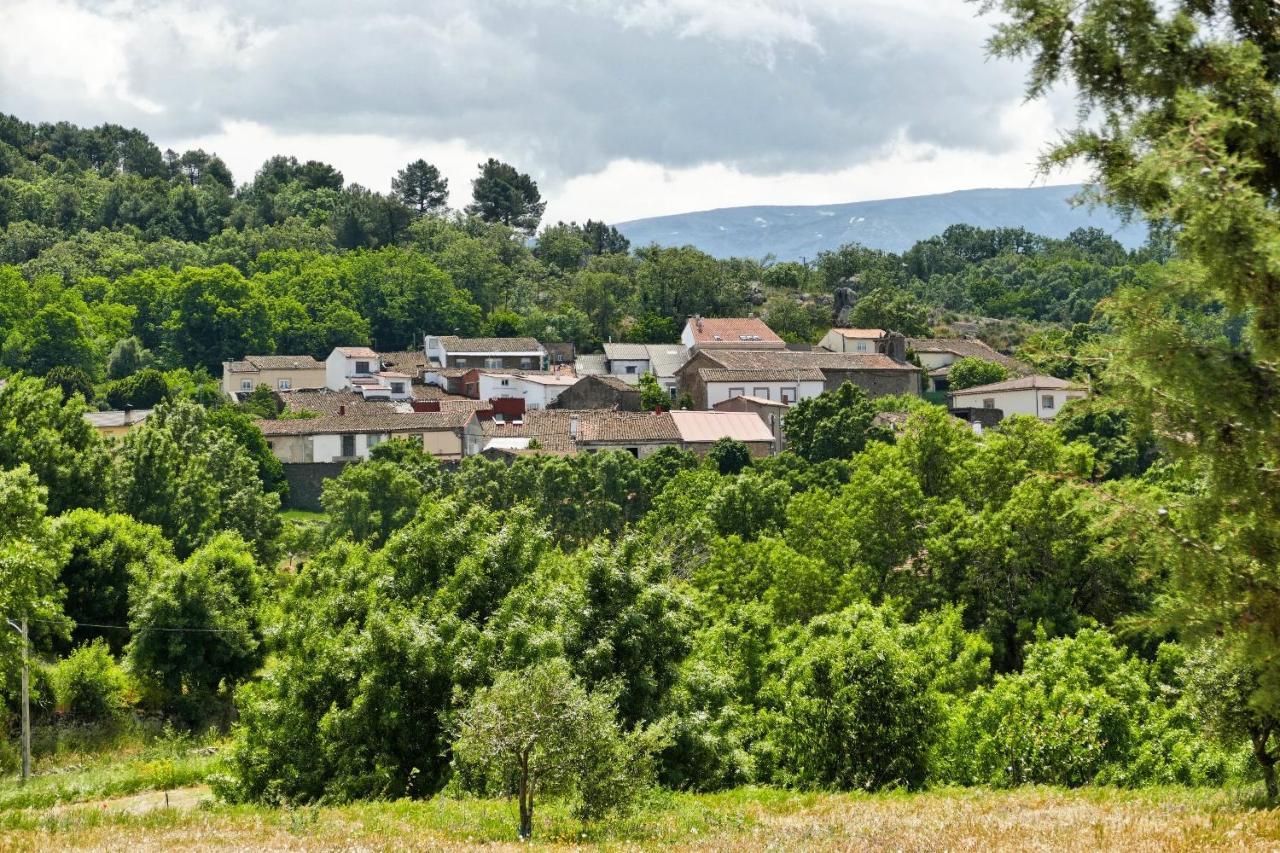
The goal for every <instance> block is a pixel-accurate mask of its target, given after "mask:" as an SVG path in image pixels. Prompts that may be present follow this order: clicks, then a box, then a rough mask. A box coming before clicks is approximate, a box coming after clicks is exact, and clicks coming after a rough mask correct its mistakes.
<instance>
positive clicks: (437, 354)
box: [423, 335, 548, 370]
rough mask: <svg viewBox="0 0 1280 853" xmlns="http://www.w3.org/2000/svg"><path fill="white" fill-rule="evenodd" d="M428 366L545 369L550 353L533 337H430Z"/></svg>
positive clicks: (427, 348)
mask: <svg viewBox="0 0 1280 853" xmlns="http://www.w3.org/2000/svg"><path fill="white" fill-rule="evenodd" d="M423 349H424V351H425V353H426V357H427V363H428V365H429V366H435V367H444V368H461V369H472V368H483V369H489V370H504V369H505V370H546V369H547V367H548V355H547V350H546V348H545V347H543V346H542V344H540V343H538V342H537V341H536V340H534V339H533V338H460V337H458V336H456V335H439V336H436V335H428V336H427V337H426V339H425V341H424V342H423Z"/></svg>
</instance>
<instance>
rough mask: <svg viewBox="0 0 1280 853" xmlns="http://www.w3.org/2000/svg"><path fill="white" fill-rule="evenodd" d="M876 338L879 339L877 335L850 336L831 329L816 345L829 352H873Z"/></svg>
mask: <svg viewBox="0 0 1280 853" xmlns="http://www.w3.org/2000/svg"><path fill="white" fill-rule="evenodd" d="M878 340H880V338H879V337H874V338H850V337H846V336H845V335H842V334H840V333H839V332H837V331H836V330H835V329H832V330H831V331H829V332H827V333H826V334H825V335H824V336H823V338H822V340H821V341H820V342H819V343H818V346H820V347H822V348H823V349H825V350H830V351H831V352H860V353H874V352H876V341H878Z"/></svg>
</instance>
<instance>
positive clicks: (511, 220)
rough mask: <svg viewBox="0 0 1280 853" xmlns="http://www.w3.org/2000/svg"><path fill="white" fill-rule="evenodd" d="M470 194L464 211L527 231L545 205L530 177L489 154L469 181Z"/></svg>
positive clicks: (488, 220)
mask: <svg viewBox="0 0 1280 853" xmlns="http://www.w3.org/2000/svg"><path fill="white" fill-rule="evenodd" d="M471 198H472V202H471V204H470V205H469V206H468V208H467V212H468V213H471V214H473V215H475V216H478V217H480V218H481V219H483V220H484V221H486V222H501V223H502V224H503V225H506V226H508V227H510V228H515V229H517V230H520V231H524V232H526V233H529V234H532V233H533V232H534V231H536V230H537V228H538V222H539V221H540V220H541V219H542V212H543V211H544V210H546V207H547V203H546V202H545V201H543V200H542V195H541V193H539V192H538V185H537V184H536V183H535V182H534V180H533V179H532V178H530V177H529V176H528V175H526V174H523V173H521V172H519V171H517V170H516V169H515V167H514V166H510V165H508V164H506V163H501V162H499V161H497V160H495V159H493V158H492V157H490V158H489V159H488V160H486V161H485V162H483V163H481V164H480V175H479V177H477V178H476V179H475V180H473V181H472V182H471Z"/></svg>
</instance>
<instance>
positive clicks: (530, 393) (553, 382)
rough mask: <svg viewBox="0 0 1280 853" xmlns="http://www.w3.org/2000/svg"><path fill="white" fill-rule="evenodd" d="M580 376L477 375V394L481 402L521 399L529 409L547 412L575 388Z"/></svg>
mask: <svg viewBox="0 0 1280 853" xmlns="http://www.w3.org/2000/svg"><path fill="white" fill-rule="evenodd" d="M577 381H578V377H576V376H570V375H569V374H567V373H497V372H489V371H480V372H479V373H478V374H477V384H478V389H477V394H478V399H481V400H495V399H501V398H518V399H521V400H524V407H525V408H526V409H545V408H547V407H548V406H550V405H551V404H552V403H554V402H555V401H556V398H557V397H559V396H560V394H561V392H563V391H565V390H567V389H568V388H571V387H573V385H574V383H576V382H577Z"/></svg>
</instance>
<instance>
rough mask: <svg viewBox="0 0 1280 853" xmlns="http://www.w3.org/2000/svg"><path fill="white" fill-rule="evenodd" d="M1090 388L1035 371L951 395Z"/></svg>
mask: <svg viewBox="0 0 1280 853" xmlns="http://www.w3.org/2000/svg"><path fill="white" fill-rule="evenodd" d="M1087 390H1088V389H1087V388H1086V387H1085V386H1083V385H1080V384H1078V383H1076V382H1069V381H1067V380H1066V379H1059V378H1058V377H1056V376H1046V375H1044V374H1041V373H1035V374H1032V375H1030V376H1019V377H1016V378H1014V379H1006V380H1005V381H1003V382H992V383H991V384H989V385H977V386H974V387H973V388H963V389H961V390H959V391H952V392H951V396H953V397H959V396H962V395H963V396H968V395H972V394H991V393H995V392H998V391H1087Z"/></svg>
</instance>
